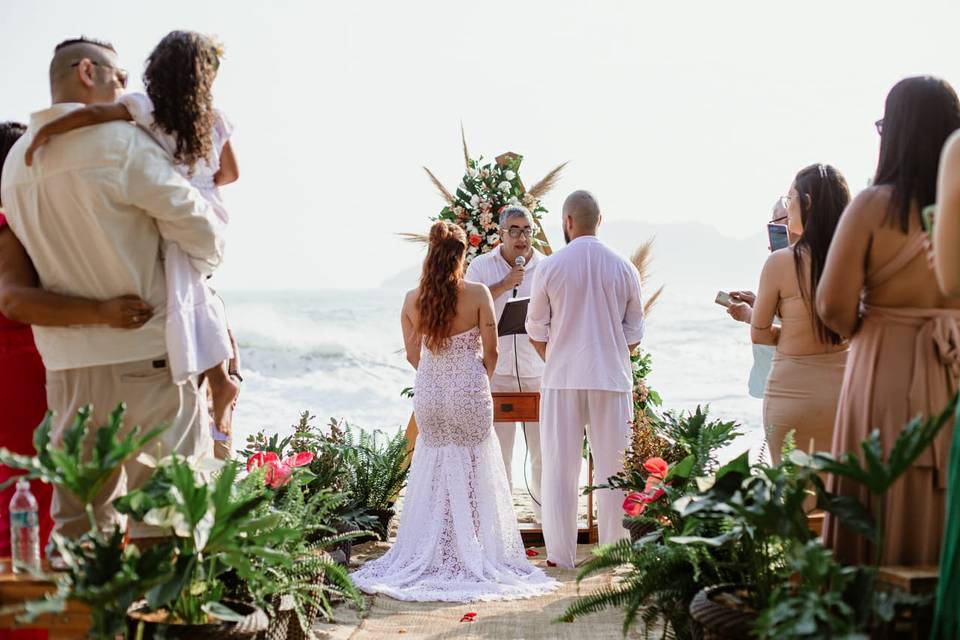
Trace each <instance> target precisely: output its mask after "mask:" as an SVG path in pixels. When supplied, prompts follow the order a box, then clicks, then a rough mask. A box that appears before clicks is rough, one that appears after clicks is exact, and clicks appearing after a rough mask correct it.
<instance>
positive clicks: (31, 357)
mask: <svg viewBox="0 0 960 640" xmlns="http://www.w3.org/2000/svg"><path fill="white" fill-rule="evenodd" d="M25 128H26V127H24V126H23V125H22V124H17V123H13V122H3V123H0V169H2V168H3V162H4V160H6V158H7V152H9V151H10V147H12V146H13V143H14V142H16V141H17V138H19V137H20V136H21V135H23V132H24V130H25ZM24 256H25V254H23V247H22V246H20V243H19V242H18V241H17V239H16V237H15V236H14V235H13V233H12V232H11V231H10V229H9V228H7V221H6V218H5V217H4V215H3V203H2V202H0V272H3V271H5V269H4V267H5V266H6V265H7V264H8V263H11V262H12V261H17V260H20V259H22V257H24ZM46 411H47V392H46V372H45V371H44V369H43V362H41V361H40V354H39V353H37V348H36V347H35V346H34V344H33V331H31V330H30V326H29V325H25V324H21V323H19V322H14V321H13V320H9V319H8V318H6V317H4V315H3V314H2V313H0V446H2V447H6V448H7V449H9V450H10V451H13V452H14V453H22V454H25V455H34V454H35V453H36V451H35V450H34V448H33V430H34V429H35V428H36V426H37V425H38V424H40V421H41V420H43V416H44V414H45V413H46ZM18 473H19V472H16V471H14V470H13V469H11V468H10V467H7V466H3V465H0V482H3V481H5V480H7V479H8V478H10V477H11V476H14V475H17V474H18ZM30 490H31V491H32V492H33V495H34V496H36V498H37V506H38V508H39V509H38V512H39V516H40V553H41V554H42V553H44V547H45V546H46V544H47V538H48V537H49V536H50V531H51V529H53V519H52V518H51V517H50V498H51V497H52V495H53V487H51V486H50V485H48V484H44V483H43V482H39V481H36V480H35V481H33V482H31V483H30ZM14 491H16V487H14V486H13V485H11V486H9V487H7V488H6V489H4V490H3V491H0V557H3V558H8V557H9V556H10V510H9V507H10V499H11V498H12V497H13V493H14ZM5 570H7V569H5ZM46 638H47V632H46V631H41V630H33V629H24V630H16V631H12V630H0V639H3V640H45V639H46Z"/></svg>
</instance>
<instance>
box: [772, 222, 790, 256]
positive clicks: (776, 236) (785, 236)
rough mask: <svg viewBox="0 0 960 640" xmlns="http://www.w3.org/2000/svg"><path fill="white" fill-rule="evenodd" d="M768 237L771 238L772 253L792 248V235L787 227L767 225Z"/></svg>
mask: <svg viewBox="0 0 960 640" xmlns="http://www.w3.org/2000/svg"><path fill="white" fill-rule="evenodd" d="M767 236H768V237H769V238H770V251H777V250H779V249H786V248H787V247H789V246H790V234H789V233H787V225H785V224H774V223H772V222H770V223H767Z"/></svg>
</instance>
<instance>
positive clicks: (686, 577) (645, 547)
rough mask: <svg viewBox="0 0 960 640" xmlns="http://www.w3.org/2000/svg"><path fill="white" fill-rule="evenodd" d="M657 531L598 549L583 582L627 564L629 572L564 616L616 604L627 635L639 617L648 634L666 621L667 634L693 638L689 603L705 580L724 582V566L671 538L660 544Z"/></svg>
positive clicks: (583, 571)
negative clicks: (638, 538) (622, 613)
mask: <svg viewBox="0 0 960 640" xmlns="http://www.w3.org/2000/svg"><path fill="white" fill-rule="evenodd" d="M656 535H657V534H651V536H649V537H648V538H646V539H642V540H639V541H637V542H630V541H629V540H620V541H619V542H616V543H614V544H612V545H604V546H601V547H598V548H597V549H596V550H595V551H594V555H593V558H591V559H590V560H589V561H587V563H586V564H585V565H584V566H583V568H582V569H581V570H580V573H579V575H578V576H577V580H578V581H580V580H583V579H584V578H586V577H588V576H590V575H593V574H595V573H599V572H602V571H606V570H609V569H613V568H617V567H623V566H624V565H626V566H627V568H628V570H627V572H626V574H625V575H623V576H622V578H621V580H619V581H618V582H616V583H614V585H613V586H610V587H605V588H603V589H601V590H600V591H597V592H595V593H592V594H590V595H588V596H584V597H581V598H579V599H578V600H577V601H576V602H575V603H574V604H572V605H571V606H570V607H569V608H567V610H566V611H565V612H564V613H563V615H562V616H561V617H560V618H559V620H560V621H563V622H572V621H573V620H575V619H576V618H580V617H583V616H585V615H588V614H591V613H596V612H599V611H602V610H604V609H607V608H610V607H617V608H623V609H624V620H623V634H624V636H626V635H627V633H628V631H629V630H630V628H631V627H632V626H633V625H634V624H635V623H636V622H637V620H638V619H639V620H642V621H643V623H644V627H643V628H644V633H645V637H649V634H650V630H651V629H653V628H655V627H656V626H657V624H658V622H659V623H662V624H663V625H664V630H663V637H671V638H672V637H676V638H688V637H690V616H689V613H688V609H689V606H690V601H691V600H692V599H693V596H694V595H696V593H697V592H698V591H699V590H700V589H701V588H703V584H712V583H714V582H717V581H719V580H720V573H719V568H718V566H717V564H716V562H715V561H714V559H713V558H712V557H711V555H710V554H709V553H707V552H705V551H704V550H703V549H699V548H697V547H692V546H685V545H676V544H672V543H670V542H669V541H666V543H664V544H658V543H657V541H656V539H655V536H656Z"/></svg>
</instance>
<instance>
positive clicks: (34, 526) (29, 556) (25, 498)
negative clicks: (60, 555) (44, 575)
mask: <svg viewBox="0 0 960 640" xmlns="http://www.w3.org/2000/svg"><path fill="white" fill-rule="evenodd" d="M10 544H11V549H12V553H13V558H12V559H13V572H14V573H27V572H29V571H39V570H40V518H39V514H38V513H37V499H36V498H35V497H34V496H33V493H31V491H30V481H29V480H19V481H17V491H16V493H14V494H13V499H12V500H10Z"/></svg>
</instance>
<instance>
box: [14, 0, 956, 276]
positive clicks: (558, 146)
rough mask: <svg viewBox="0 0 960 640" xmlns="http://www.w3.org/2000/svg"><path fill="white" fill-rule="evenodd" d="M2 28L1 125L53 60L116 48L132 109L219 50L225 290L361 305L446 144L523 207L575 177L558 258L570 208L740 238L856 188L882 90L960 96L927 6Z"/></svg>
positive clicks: (383, 9)
mask: <svg viewBox="0 0 960 640" xmlns="http://www.w3.org/2000/svg"><path fill="white" fill-rule="evenodd" d="M0 15H2V19H0V60H3V64H2V68H3V71H2V75H3V83H2V85H0V86H2V89H0V120H21V121H25V120H27V119H28V118H29V114H30V113H31V112H32V111H36V110H38V109H41V108H44V107H45V106H47V105H48V104H49V91H48V87H47V81H46V68H47V64H48V62H49V59H50V55H51V52H52V48H53V46H54V45H55V44H56V43H57V42H59V41H60V40H63V39H65V38H68V37H73V36H76V35H78V34H85V35H88V36H92V37H98V38H102V39H107V40H110V41H112V42H113V43H114V44H115V45H116V47H117V49H118V51H119V53H120V57H121V60H122V61H123V63H124V66H126V68H127V69H129V70H130V72H131V80H132V82H131V89H132V90H142V84H141V83H140V74H141V71H142V68H143V62H144V60H145V59H146V57H147V56H148V54H149V52H150V51H151V49H152V48H153V46H154V45H155V44H156V43H157V42H159V40H160V39H161V38H162V37H163V36H164V35H165V34H166V33H167V32H168V31H170V30H172V29H191V30H196V31H201V32H204V33H210V34H214V35H216V36H217V37H218V38H219V39H220V40H221V41H222V42H223V43H224V45H225V47H226V56H225V58H224V60H223V64H222V65H221V70H220V75H219V77H218V79H217V82H216V85H215V88H214V90H215V98H216V103H217V106H218V107H219V108H220V109H222V110H223V111H224V112H225V113H226V114H227V115H228V116H229V118H230V119H231V120H232V121H233V122H234V124H235V125H236V133H235V137H234V140H233V145H234V149H235V151H236V154H237V157H238V160H239V162H240V167H241V178H240V181H239V182H238V183H236V184H234V185H230V186H228V187H226V188H225V189H224V193H223V195H224V199H225V200H226V202H227V205H228V207H229V210H230V213H231V224H230V228H229V231H228V234H229V235H228V254H227V259H226V261H225V263H224V265H223V266H222V267H221V269H220V271H219V272H218V274H217V276H216V282H217V286H218V287H221V288H224V289H330V288H339V289H355V288H365V287H377V286H379V285H380V283H382V282H383V281H384V280H386V279H388V278H389V277H390V276H391V275H393V274H394V273H397V272H399V271H402V270H404V269H406V268H408V267H410V266H411V265H414V264H416V263H417V262H418V261H419V260H421V258H422V249H420V248H418V247H416V246H412V245H409V244H406V243H404V242H402V241H401V240H400V239H399V238H398V237H397V235H396V234H397V233H399V232H407V231H414V232H421V231H424V230H425V229H426V228H427V226H428V224H429V218H430V217H431V216H434V215H436V213H437V212H438V211H439V209H440V208H441V206H442V202H441V201H440V199H439V198H438V196H437V195H436V193H435V191H434V190H433V188H432V187H431V185H430V183H429V181H428V180H427V178H426V176H425V174H424V173H423V170H422V168H421V167H422V166H424V165H426V166H428V167H430V168H431V169H432V170H433V171H434V172H435V173H436V174H437V175H438V176H439V177H440V178H441V180H442V181H444V182H445V183H446V184H448V185H450V186H451V187H453V186H455V185H456V184H457V182H458V181H459V179H460V176H461V175H462V173H463V159H462V152H461V148H460V129H459V127H460V123H461V122H462V123H463V125H464V127H465V130H466V134H467V141H468V144H469V148H470V150H471V152H472V154H473V155H475V156H477V155H481V154H482V155H484V156H485V157H487V158H492V157H493V156H496V155H498V154H500V153H502V152H504V151H514V152H517V153H520V154H522V155H523V156H524V158H525V160H524V163H523V166H522V168H521V177H522V178H523V180H524V182H525V183H526V184H528V185H530V184H533V183H534V182H536V181H537V180H538V179H539V178H540V177H542V175H543V174H545V173H546V172H547V171H549V170H550V169H551V168H553V166H555V165H557V164H559V163H561V162H565V161H569V162H570V164H569V166H568V168H567V170H566V172H565V174H564V176H563V179H562V180H561V182H560V184H559V185H558V187H557V188H556V190H555V191H554V192H553V193H551V194H550V195H549V196H547V197H546V199H545V204H546V206H547V207H548V209H549V210H550V213H549V214H548V218H547V226H548V230H550V229H553V230H554V231H552V233H553V234H554V236H556V231H555V230H556V229H558V228H559V227H558V224H559V223H558V220H559V211H560V206H561V204H562V202H563V198H564V197H565V195H566V194H567V193H569V192H570V191H572V190H574V189H579V188H586V189H589V190H591V191H593V192H594V193H595V194H596V196H597V197H598V199H599V201H600V204H601V207H602V209H603V213H604V216H605V218H606V219H607V220H637V221H643V222H648V223H655V224H668V223H679V222H698V223H702V224H708V225H712V226H713V227H715V228H716V229H717V230H718V233H719V234H722V235H726V236H730V237H744V236H748V235H753V234H755V233H757V232H758V231H762V227H763V223H764V221H765V218H766V217H767V215H768V214H769V210H770V207H771V205H772V204H773V202H774V201H775V200H776V198H777V197H778V196H780V195H782V194H784V193H786V191H787V190H788V188H789V185H790V182H791V179H792V176H793V175H794V174H795V173H796V172H797V171H798V170H799V169H800V168H802V167H803V166H805V165H807V164H810V163H812V162H824V163H830V164H833V165H835V166H836V167H838V168H839V169H840V171H841V172H843V173H844V175H846V177H847V180H848V182H849V184H850V186H851V189H852V190H853V191H857V190H859V189H861V188H863V187H864V186H866V184H867V181H868V180H869V178H870V176H871V174H872V172H873V169H874V168H875V164H876V155H877V149H878V144H879V137H878V135H877V133H876V130H875V128H874V124H873V123H874V121H876V120H877V119H878V118H880V117H882V115H883V102H884V98H885V96H886V93H887V92H888V91H889V89H890V88H891V87H892V86H893V84H894V83H895V82H896V81H898V80H899V79H901V78H903V77H906V76H909V75H917V74H932V75H937V76H941V77H944V78H946V79H947V80H948V81H949V82H951V83H952V84H954V85H957V84H958V83H960V47H958V46H957V45H956V42H957V38H956V29H957V25H958V24H960V3H957V2H955V1H952V2H948V1H944V0H919V1H915V2H911V3H904V2H878V1H861V0H855V1H854V0H846V1H843V2H840V1H837V0H832V1H822V0H808V1H805V2H803V3H797V2H780V1H775V0H765V1H762V2H735V1H729V2H713V1H710V2H707V1H704V2H689V1H688V2H672V3H653V2H642V1H640V0H633V1H624V2H615V1H612V0H609V1H608V0H595V1H592V2H589V3H587V2H567V1H565V0H543V1H541V0H528V1H517V0H514V1H512V2H510V1H500V0H485V1H483V2H471V3H464V2H459V1H453V0H436V1H430V2H426V1H424V2H418V1H416V0H409V1H407V2H395V1H386V0H384V1H381V2H369V1H356V0H354V1H351V2H338V3H329V2H315V1H307V0H302V1H299V0H297V1H295V0H271V1H269V2H267V1H248V0H232V1H227V0H190V1H186V0H165V1H164V2H161V3H145V2H131V1H130V0H126V1H123V2H121V1H113V0H111V1H100V0H91V1H90V2H84V3H78V2H64V1H61V0H31V1H29V2H26V1H21V0H3V8H2V10H0ZM601 235H602V231H601ZM638 242H639V239H638Z"/></svg>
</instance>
